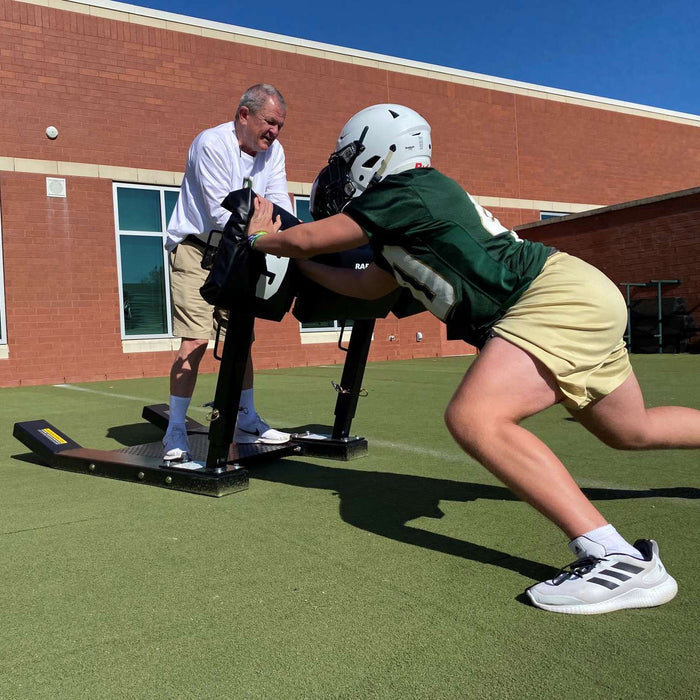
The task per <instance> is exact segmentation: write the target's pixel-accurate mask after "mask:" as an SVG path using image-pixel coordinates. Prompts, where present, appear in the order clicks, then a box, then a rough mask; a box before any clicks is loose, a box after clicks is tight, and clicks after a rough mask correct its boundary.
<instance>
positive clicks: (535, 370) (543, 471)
mask: <svg viewBox="0 0 700 700" xmlns="http://www.w3.org/2000/svg"><path fill="white" fill-rule="evenodd" d="M561 399H562V395H561V393H560V392H559V390H558V388H557V387H556V384H555V382H554V378H553V377H552V375H551V373H550V372H549V370H547V369H546V368H545V367H544V365H542V364H541V363H540V362H539V361H538V360H536V359H535V358H533V357H532V356H531V355H529V354H528V353H526V352H525V351H524V350H521V349H520V348H518V347H516V346H515V345H513V344H512V343H509V342H508V341H506V340H504V339H502V338H499V337H496V338H492V339H490V340H489V341H488V342H487V343H486V345H485V347H484V349H483V350H482V352H481V354H480V355H479V357H478V358H477V359H476V360H475V361H474V363H473V364H472V366H471V367H470V369H469V371H468V372H467V373H466V375H465V377H464V379H463V380H462V383H461V384H460V386H459V388H458V389H457V391H456V392H455V394H454V396H453V397H452V400H451V401H450V403H449V405H448V407H447V410H446V412H445V422H446V424H447V427H448V429H449V431H450V433H451V434H452V436H453V437H454V439H455V440H456V441H457V442H458V443H459V444H460V446H461V447H462V449H464V451H465V452H467V453H468V454H469V455H471V456H472V457H474V458H475V459H476V460H478V461H479V462H480V463H481V464H483V465H484V466H485V467H486V468H487V469H488V470H489V471H491V472H492V473H493V474H494V475H495V476H496V477H497V478H498V479H500V480H501V481H502V482H503V483H504V484H505V485H506V486H508V488H510V490H511V491H513V493H515V494H516V495H517V496H518V497H519V498H521V499H522V500H523V501H526V502H527V503H529V504H530V505H532V506H533V507H535V508H536V509H537V510H539V511H540V512H541V513H542V514H543V515H545V516H546V517H547V518H549V519H550V520H551V521H552V522H553V523H555V524H556V525H557V526H558V527H560V528H561V529H562V530H563V531H564V532H565V533H566V535H567V536H568V537H569V538H570V539H574V538H576V537H578V536H579V535H582V534H583V533H586V532H589V531H591V530H594V529H595V528H598V527H601V526H603V525H605V524H606V520H605V518H604V517H603V516H602V515H601V514H600V513H599V512H598V510H597V509H596V508H595V507H594V506H593V504H592V503H591V502H590V501H589V500H588V498H586V496H585V495H584V494H583V492H582V491H581V489H580V488H579V487H578V486H577V484H576V482H575V481H574V480H573V478H572V477H571V475H570V474H569V472H568V471H567V470H566V468H565V467H564V465H563V464H562V463H561V461H560V460H559V458H558V457H557V456H556V455H555V454H554V453H553V452H552V451H551V450H550V449H549V448H548V447H547V446H546V445H545V444H544V443H543V442H542V441H541V440H540V439H539V438H537V437H536V436H535V435H533V434H532V433H531V432H529V431H528V430H526V429H525V428H523V427H521V426H520V425H519V423H520V422H521V421H522V420H523V419H524V418H527V417H528V416H532V415H534V414H536V413H539V412H540V411H543V410H544V409H546V408H549V407H550V406H552V405H554V404H555V403H557V402H559V401H560V400H561Z"/></svg>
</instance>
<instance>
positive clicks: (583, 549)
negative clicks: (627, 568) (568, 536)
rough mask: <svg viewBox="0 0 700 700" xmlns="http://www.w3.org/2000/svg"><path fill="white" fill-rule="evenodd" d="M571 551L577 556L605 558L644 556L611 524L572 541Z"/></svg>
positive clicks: (570, 544) (570, 543)
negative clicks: (613, 555) (624, 555)
mask: <svg viewBox="0 0 700 700" xmlns="http://www.w3.org/2000/svg"><path fill="white" fill-rule="evenodd" d="M569 549H570V550H571V551H572V552H573V553H574V554H576V555H577V556H592V557H604V556H605V555H607V554H629V555H630V556H632V557H636V558H637V559H639V558H640V557H641V556H642V554H641V552H640V551H639V550H637V549H635V548H634V547H633V546H632V545H631V544H630V543H629V542H628V541H627V540H626V539H625V538H624V537H622V535H621V534H620V533H619V532H618V531H617V530H616V529H615V528H614V527H613V526H612V525H610V524H608V525H603V526H602V527H597V528H596V529H595V530H591V531H590V532H586V533H584V534H583V535H581V536H580V537H577V538H576V539H574V540H571V542H569Z"/></svg>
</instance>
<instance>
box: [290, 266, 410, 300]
mask: <svg viewBox="0 0 700 700" xmlns="http://www.w3.org/2000/svg"><path fill="white" fill-rule="evenodd" d="M297 265H298V266H299V269H300V270H301V271H302V273H303V274H304V275H306V277H308V278H309V279H311V280H313V281H314V282H316V283H317V284H320V285H321V286H322V287H326V289H330V290H331V291H332V292H336V293H337V294H344V295H345V296H348V297H355V298H356V299H368V300H371V299H380V298H381V297H383V296H385V295H387V294H389V293H390V292H393V291H394V290H395V289H396V287H398V284H397V282H396V280H395V279H394V278H393V277H392V276H391V275H390V274H389V273H388V272H385V271H384V270H382V268H381V267H378V266H377V265H375V263H371V264H370V265H369V266H368V267H366V268H365V269H364V270H354V269H352V268H345V267H343V268H341V267H332V266H330V265H323V264H322V263H318V262H315V261H313V260H298V261H297Z"/></svg>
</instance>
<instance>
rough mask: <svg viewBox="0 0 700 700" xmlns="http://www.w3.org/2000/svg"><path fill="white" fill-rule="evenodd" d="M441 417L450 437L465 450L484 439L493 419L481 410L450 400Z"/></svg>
mask: <svg viewBox="0 0 700 700" xmlns="http://www.w3.org/2000/svg"><path fill="white" fill-rule="evenodd" d="M443 417H444V421H445V425H446V426H447V429H448V430H449V431H450V434H451V435H452V437H453V438H454V439H455V440H456V441H457V442H458V443H459V444H460V445H461V446H462V447H463V448H464V449H465V450H467V451H469V448H470V447H476V446H477V445H478V444H479V443H480V442H481V441H482V440H484V439H486V438H487V433H488V432H489V430H490V429H492V427H493V421H491V420H490V419H489V418H488V416H487V415H486V413H485V412H484V411H483V410H479V409H477V408H476V407H473V406H468V405H465V404H464V403H463V402H458V401H451V402H450V403H449V404H448V406H447V408H446V409H445V413H444V416H443Z"/></svg>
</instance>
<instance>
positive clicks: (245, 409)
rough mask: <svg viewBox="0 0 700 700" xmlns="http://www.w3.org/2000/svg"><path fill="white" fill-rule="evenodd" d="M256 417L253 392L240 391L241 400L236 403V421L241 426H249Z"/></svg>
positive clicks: (248, 390)
mask: <svg viewBox="0 0 700 700" xmlns="http://www.w3.org/2000/svg"><path fill="white" fill-rule="evenodd" d="M256 415H257V414H256V412H255V402H254V400H253V390H252V389H243V390H242V391H241V400H240V401H239V403H238V421H239V422H240V423H242V424H243V425H250V424H251V423H252V422H253V421H254V419H255V416H256Z"/></svg>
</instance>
